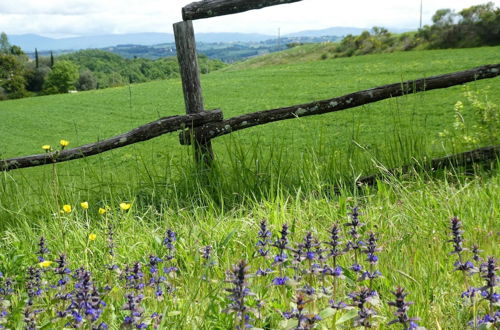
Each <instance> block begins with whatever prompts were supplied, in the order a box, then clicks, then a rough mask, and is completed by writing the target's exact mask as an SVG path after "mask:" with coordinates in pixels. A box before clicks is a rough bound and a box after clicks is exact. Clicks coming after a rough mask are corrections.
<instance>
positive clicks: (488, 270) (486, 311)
mask: <svg viewBox="0 0 500 330" xmlns="http://www.w3.org/2000/svg"><path fill="white" fill-rule="evenodd" d="M450 231H451V236H452V239H451V240H449V242H451V243H453V251H452V252H451V254H456V255H457V260H456V261H455V263H454V270H455V271H461V272H462V273H464V274H465V275H467V277H468V278H471V279H467V278H466V279H465V282H466V290H465V291H464V292H462V294H461V296H462V298H465V299H468V300H469V302H470V305H471V306H472V308H473V309H474V311H478V310H479V316H478V317H475V318H474V319H473V320H471V321H470V322H469V325H470V326H472V327H473V328H477V327H479V326H483V325H484V326H499V325H500V308H499V305H500V304H499V303H500V294H499V293H498V292H496V289H495V288H496V287H497V286H498V285H499V283H500V277H499V276H498V275H497V272H498V270H499V268H500V267H499V266H498V260H497V259H495V258H494V257H492V256H489V257H487V258H486V260H484V259H483V258H482V257H481V256H480V253H481V252H482V251H481V250H480V249H479V247H478V246H477V245H473V246H472V249H471V253H472V261H471V260H466V255H465V252H466V251H468V249H466V248H464V247H463V244H464V238H463V233H464V231H463V230H462V222H461V221H460V220H459V219H458V218H457V217H454V218H452V219H451V220H450ZM482 261H484V262H482ZM474 262H475V263H476V265H475V264H474ZM476 274H478V276H477V277H479V279H475V275H476ZM470 282H475V283H477V285H472V286H470V285H469V283H470ZM481 282H482V284H480V283H481ZM481 314H482V315H481ZM475 315H476V312H475Z"/></svg>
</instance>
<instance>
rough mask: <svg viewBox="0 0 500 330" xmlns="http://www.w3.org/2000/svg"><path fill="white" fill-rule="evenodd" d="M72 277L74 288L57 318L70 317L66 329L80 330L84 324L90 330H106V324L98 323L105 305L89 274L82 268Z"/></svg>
mask: <svg viewBox="0 0 500 330" xmlns="http://www.w3.org/2000/svg"><path fill="white" fill-rule="evenodd" d="M73 277H74V279H75V286H74V291H73V292H72V294H71V297H70V304H69V306H68V307H67V308H66V310H65V311H62V312H59V313H58V315H59V317H70V321H69V322H68V323H67V324H66V326H67V327H74V328H80V327H82V326H83V325H84V323H85V324H87V328H90V329H92V330H103V329H107V328H108V326H107V324H106V323H104V322H99V318H100V317H101V315H102V313H103V308H104V307H105V306H106V303H105V302H104V301H103V300H102V298H101V294H100V293H99V291H98V290H97V289H96V287H95V285H94V283H93V282H92V278H91V274H90V272H89V271H87V270H86V269H84V268H83V267H82V268H79V269H77V270H76V271H75V272H74V274H73Z"/></svg>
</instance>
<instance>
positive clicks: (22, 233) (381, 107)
mask: <svg viewBox="0 0 500 330" xmlns="http://www.w3.org/2000/svg"><path fill="white" fill-rule="evenodd" d="M316 47H318V46H316ZM309 48H312V46H303V47H296V48H293V49H291V50H289V51H287V52H289V53H287V52H285V53H280V54H273V55H272V56H267V57H262V58H256V59H253V60H249V61H247V62H243V63H241V64H237V65H235V66H234V67H229V68H227V69H224V70H221V71H220V72H213V73H210V74H207V75H204V76H202V84H203V88H204V96H205V104H206V108H207V109H212V108H220V109H222V110H223V112H224V115H225V117H226V118H229V117H231V116H233V115H237V114H242V113H246V112H253V111H257V110H264V109H271V108H274V107H281V106H287V105H293V104H298V103H304V102H309V101H313V100H317V99H326V98H330V97H334V96H339V95H342V94H345V93H349V92H354V91H357V90H361V89H365V88H370V87H375V86H378V85H382V84H386V83H393V82H397V81H404V80H408V79H413V78H420V77H424V76H430V75H435V74H441V73H447V72H453V71H458V70H465V69H468V68H472V67H475V66H479V65H483V64H491V63H497V62H498V60H499V56H498V53H499V51H500V47H485V48H473V49H460V50H439V51H418V52H405V53H392V54H380V55H368V56H359V57H353V58H339V59H328V60H320V58H321V54H322V52H323V50H320V51H318V49H314V48H312V49H309ZM300 52H302V55H297V54H296V53H298V54H301V53H300ZM290 53H291V54H290ZM314 54H315V55H314ZM499 87H500V80H499V78H495V79H489V80H483V81H478V82H475V83H471V84H468V88H469V89H470V90H472V91H478V92H481V93H486V95H487V98H488V100H489V101H490V102H492V103H494V104H500V93H498V91H499ZM459 100H460V101H463V103H464V107H465V108H466V110H467V109H468V108H470V107H471V105H470V104H468V103H467V99H466V97H465V96H464V88H463V87H462V86H458V87H453V88H448V89H445V90H437V91H431V92H428V93H421V94H417V95H408V96H405V97H401V98H395V99H390V100H386V101H383V102H379V103H375V104H371V105H366V106H363V107H360V108H356V109H350V110H346V111H342V112H338V113H334V114H327V115H321V116H314V117H308V118H300V119H294V120H287V121H283V122H278V123H272V124H268V125H265V126H261V127H255V128H251V129H248V130H244V131H240V132H237V133H234V134H230V135H227V136H224V137H220V138H218V139H216V140H214V152H215V155H216V161H215V164H214V168H213V169H212V170H211V171H210V172H200V171H199V170H198V169H197V168H196V167H195V166H194V165H193V161H192V154H191V150H190V148H187V147H184V146H180V145H179V143H178V136H177V135H176V134H171V135H167V136H163V137H160V138H157V139H155V140H151V141H147V142H144V143H140V144H137V145H133V146H129V147H125V148H121V149H117V150H114V151H111V152H108V153H105V154H101V155H99V156H95V157H90V158H88V159H82V160H77V161H72V162H68V163H61V164H56V166H45V167H40V168H33V169H24V170H18V171H11V172H7V173H1V179H0V180H1V181H0V183H1V184H0V219H1V223H0V230H1V232H0V251H2V253H1V254H0V272H1V273H2V276H0V277H1V278H0V302H1V303H2V304H0V312H2V311H5V315H4V314H0V328H1V326H2V325H4V326H5V327H6V328H13V329H17V328H23V327H24V326H25V325H26V324H27V325H28V328H29V325H30V322H34V323H36V324H37V326H39V327H41V328H45V329H51V328H54V329H57V328H63V327H64V326H66V327H78V326H80V327H83V328H89V329H90V328H92V329H103V328H104V325H102V322H105V323H106V324H107V327H109V328H112V329H115V328H120V327H124V328H127V327H128V328H132V327H137V328H140V327H149V328H160V329H163V328H179V329H194V328H200V329H227V328H231V327H237V326H239V327H240V328H243V327H245V326H246V325H245V323H248V324H251V325H252V326H254V327H256V328H264V329H274V328H294V327H297V322H298V320H299V321H300V323H301V324H300V325H302V326H303V328H308V327H309V328H312V327H314V326H315V327H317V328H324V329H331V328H338V329H343V328H352V327H354V326H365V327H368V323H370V325H371V326H373V327H376V328H381V329H383V328H387V327H390V326H389V325H388V323H389V322H390V321H391V320H393V319H395V318H397V316H394V312H396V308H394V307H391V306H389V305H388V302H389V301H394V299H396V298H395V297H394V296H393V294H391V292H392V291H394V290H395V288H396V287H397V286H401V287H404V288H405V290H406V291H407V292H408V293H409V295H408V296H407V297H406V299H407V300H409V301H412V302H414V304H413V305H411V306H404V305H403V306H399V307H400V308H401V309H402V310H403V311H404V312H405V313H406V312H408V314H409V315H410V316H411V317H418V318H419V319H420V320H419V321H414V322H415V323H418V324H420V325H421V326H425V327H426V328H428V329H463V328H465V327H466V325H467V324H468V322H469V321H471V320H473V319H476V318H479V317H484V316H485V315H486V314H488V315H490V314H491V315H495V314H494V313H495V311H498V306H496V305H494V304H493V302H492V303H491V304H490V303H489V301H488V299H485V297H484V295H483V296H481V297H480V296H479V295H480V293H478V296H477V299H476V300H474V299H471V298H466V299H463V298H462V292H464V291H466V290H467V289H468V288H469V287H471V286H473V287H477V288H479V287H483V285H482V284H481V283H482V282H484V280H485V278H484V276H486V275H485V274H486V273H487V270H485V267H486V266H485V267H479V266H480V264H484V263H487V256H493V257H498V252H497V250H498V243H499V242H498V240H499V237H500V235H499V233H500V226H499V224H498V217H499V213H500V212H499V211H500V207H499V203H498V201H499V200H500V189H499V188H500V175H499V172H498V161H496V162H493V163H492V164H488V165H484V166H476V167H474V168H469V169H461V168H451V169H447V170H445V171H440V172H438V173H426V172H422V171H419V165H418V164H419V163H420V162H421V161H422V160H423V159H428V158H431V157H435V156H443V155H445V154H449V153H454V152H459V151H464V150H465V147H464V146H463V145H462V144H458V143H453V142H450V141H448V140H446V141H445V140H442V139H440V137H439V133H440V132H442V131H443V130H445V129H448V130H452V129H453V123H454V120H455V113H454V111H453V109H454V106H455V104H456V102H457V101H459ZM183 106H184V105H183V98H182V88H181V84H180V81H178V80H165V81H158V82H151V83H145V84H135V85H130V86H128V87H120V88H112V89H106V90H97V91H90V92H82V93H77V94H69V95H54V96H44V97H36V98H29V99H22V100H13V101H5V102H1V103H0V118H1V119H2V130H1V132H0V137H1V139H0V158H9V157H14V156H20V155H25V154H34V153H39V152H42V149H41V146H42V145H44V144H50V145H52V146H53V147H56V146H57V144H58V142H59V140H60V139H66V140H68V141H70V146H77V145H81V144H85V143H89V142H95V141H96V140H98V139H103V138H106V137H110V136H113V135H116V134H119V133H122V132H124V131H126V130H130V129H132V128H134V127H135V126H138V125H140V124H143V123H146V122H149V121H152V120H155V119H158V118H159V117H163V116H169V115H176V114H180V113H183V112H184V111H183ZM463 114H464V118H465V122H466V123H469V122H470V123H474V121H475V118H474V116H473V115H472V114H471V113H470V111H464V112H463ZM470 127H472V125H471V126H470ZM402 164H415V171H412V172H411V173H406V174H404V175H401V176H396V177H393V176H388V175H387V176H385V177H383V178H382V179H381V180H379V181H378V182H377V184H376V185H375V186H374V187H367V186H361V187H359V186H357V185H356V184H355V179H356V178H357V177H359V176H362V175H368V174H373V173H384V172H385V169H387V168H392V167H395V166H399V165H402ZM81 203H83V204H81ZM87 203H88V204H87ZM64 205H66V207H64ZM69 206H71V209H70V208H69ZM129 206H130V208H128V207H129ZM356 207H357V210H358V212H359V214H357V212H356V211H355V210H356V209H355V208H356ZM353 213H354V215H353ZM453 217H458V218H460V219H461V220H462V223H463V227H464V228H463V229H464V230H465V232H464V233H463V234H462V233H460V234H458V238H457V232H458V231H460V230H459V229H457V228H455V238H453V236H451V234H450V228H449V227H450V226H451V225H450V219H452V218H453ZM355 219H359V220H360V222H361V223H364V225H359V224H358V225H353V223H354V222H355ZM263 220H265V221H266V222H265V224H266V226H268V228H267V229H266V230H263V229H262V226H263V222H262V221H263ZM346 223H349V224H350V225H348V226H345V225H344V224H346ZM284 224H286V225H287V226H288V229H287V230H284V229H285V228H283V225H284ZM335 224H338V226H339V227H338V228H340V229H339V233H338V235H339V236H341V238H339V239H337V241H342V242H341V243H339V245H338V248H339V251H342V253H341V254H342V255H339V256H338V259H337V257H334V256H333V255H335V253H333V255H332V246H333V245H334V244H333V243H332V241H335V239H333V238H332V236H334V235H333V234H332V226H334V225H335ZM354 228H357V229H356V231H355V233H353V232H352V229H354ZM259 231H260V232H261V234H260V237H259ZM268 231H269V233H270V235H269V234H268ZM283 231H285V232H287V235H283ZM174 232H175V234H172V233H174ZM280 232H281V233H280ZM370 233H373V235H372V236H371V239H370ZM462 235H463V237H461V236H462ZM283 236H285V239H284V238H283ZM41 237H43V238H44V239H43V240H42V241H40V238H41ZM450 239H454V240H455V243H454V244H452V243H451V242H448V240H450ZM462 240H465V242H462ZM259 241H260V242H261V243H258V242H259ZM285 241H286V242H285ZM359 241H363V242H364V243H361V244H358V243H359ZM457 241H458V242H457ZM263 242H264V243H266V244H263ZM327 242H329V244H327ZM348 242H350V243H351V244H348ZM370 242H371V243H370ZM285 243H286V244H285ZM320 243H321V245H318V244H320ZM474 244H477V245H478V246H479V249H480V250H482V252H481V253H480V256H479V255H478V256H477V258H482V259H477V260H474V263H475V267H476V268H477V271H473V272H474V275H471V276H468V275H466V273H467V272H468V271H470V269H469V270H466V271H460V270H459V271H454V268H455V267H457V266H456V264H455V262H456V260H457V257H458V258H459V261H460V262H464V264H465V260H469V259H470V260H472V259H473V257H474V256H473V254H472V253H471V252H470V251H464V252H462V251H460V252H459V253H455V254H454V255H450V252H452V251H454V250H455V252H457V251H456V250H457V247H456V246H463V247H468V248H471V247H472V245H474ZM270 245H272V246H270ZM353 245H354V246H353ZM356 245H357V246H356ZM454 245H455V247H454ZM259 248H264V249H267V250H269V252H268V254H267V255H268V257H267V258H266V257H261V254H262V253H261V252H262V251H259ZM379 248H381V250H380V251H379ZM370 249H371V250H370ZM322 250H324V251H322ZM311 252H314V253H312V254H311ZM363 252H364V253H363ZM339 253H340V252H339ZM60 254H65V256H66V258H67V261H66V260H63V259H64V258H61V257H60ZM283 254H286V255H287V257H286V258H284V257H283ZM364 254H366V256H365V255H364ZM374 255H376V256H377V258H374V257H373V256H374ZM457 255H458V256H457ZM319 256H322V257H319ZM160 259H161V260H160ZM242 260H243V261H245V263H242V262H241V261H242ZM45 261H46V262H45ZM246 263H248V266H247V265H246ZM315 264H318V265H319V266H318V267H316V266H315V267H313V265H315ZM354 264H359V265H361V266H363V267H364V268H365V269H367V270H368V272H369V274H368V275H365V276H363V274H365V273H363V272H360V271H359V270H356V269H357V268H356V267H353V266H354ZM30 266H31V267H32V268H31V270H29V269H30V268H29V267H30ZM80 267H83V268H80ZM337 267H340V270H339V269H337ZM66 268H67V269H69V270H70V271H69V272H68V271H66ZM480 268H481V269H480ZM493 268H494V267H493ZM78 269H80V270H78ZM259 269H260V270H261V272H258V270H259ZM77 270H78V271H77ZM231 270H232V272H231ZM376 270H379V271H380V273H381V274H382V277H379V276H378V273H377V274H375V271H376ZM87 271H90V273H88V272H87ZM227 271H229V273H227ZM339 272H340V273H341V274H339ZM370 274H371V275H370ZM481 275H482V276H483V277H481ZM366 276H369V277H370V276H372V277H373V278H372V279H370V278H368V279H367V278H366ZM8 278H12V279H13V285H12V286H9V285H8V283H10V282H9V281H8V280H7V279H8ZM285 278H286V279H285ZM225 279H226V281H225ZM61 280H62V282H61ZM358 280H359V281H358ZM495 281H496V279H495V280H494V281H493V282H494V283H496V282H495ZM61 283H62V284H61ZM8 287H12V290H7V289H6V288H8ZM94 287H95V289H94ZM26 288H27V289H26ZM82 288H83V289H82ZM311 288H314V290H311ZM226 289H230V290H232V291H230V292H228V291H227V290H226ZM158 290H160V291H161V294H160V295H158ZM248 290H250V291H251V292H252V293H253V294H252V295H250V294H249V291H248ZM488 290H489V289H488ZM492 290H493V291H494V288H493V289H492ZM374 291H376V292H377V294H376V295H375V294H373V292H374ZM480 291H481V290H480ZM482 291H485V290H482ZM396 292H397V291H396ZM488 292H489V291H488ZM68 294H71V295H72V296H78V297H80V300H78V301H76V302H75V301H74V300H72V298H70V297H69V296H68ZM349 294H351V295H350V296H349ZM363 295H365V297H364V298H363V297H362V296H363ZM472 296H474V297H476V296H475V295H472ZM81 297H87V298H88V301H87V300H85V299H87V298H81ZM89 297H93V298H95V299H94V300H92V301H93V303H92V304H91V303H90V302H89V301H90V298H89ZM400 297H401V295H400ZM375 298H376V299H375ZM486 298H487V297H486ZM300 299H302V300H300ZM332 299H333V300H334V301H333V302H330V300H332ZM338 299H341V300H342V301H343V302H345V303H346V304H347V305H349V306H347V307H350V309H349V308H348V309H344V308H341V309H340V308H338V307H339V305H338V304H339V301H338ZM360 299H361V300H362V299H365V300H366V301H363V303H360ZM492 300H493V298H491V299H490V301H492ZM101 301H103V302H105V304H104V303H101ZM471 301H472V302H473V303H472V304H471ZM7 302H8V303H7ZM89 304H90V305H89ZM246 305H248V307H245V306H246ZM396 305H397V304H396ZM89 306H90V307H91V308H90V307H89ZM2 308H3V310H2ZM363 308H365V310H363ZM408 309H409V310H408ZM37 311H38V312H37ZM306 311H307V312H306ZM87 312H88V313H87ZM134 313H135V314H134ZM362 313H365V314H367V317H366V318H363V317H362ZM400 314H401V313H400ZM400 314H399V315H400ZM77 315H79V316H81V317H80V319H79V318H78V317H77ZM399 315H398V316H399ZM245 316H247V318H246V317H245ZM365 319H366V320H367V321H366V322H368V323H364V324H363V322H365ZM302 323H303V324H302ZM476 323H477V322H476ZM410 326H411V325H410V320H409V319H408V320H406V321H405V322H402V321H401V322H399V328H409V327H410ZM472 326H478V324H475V323H474V322H473V323H472ZM393 327H394V328H398V325H393Z"/></svg>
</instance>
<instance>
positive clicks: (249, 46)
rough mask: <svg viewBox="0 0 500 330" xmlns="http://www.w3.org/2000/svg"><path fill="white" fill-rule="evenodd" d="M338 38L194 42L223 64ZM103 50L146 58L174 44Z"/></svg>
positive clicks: (171, 49) (161, 54) (166, 51)
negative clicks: (303, 44) (298, 45)
mask: <svg viewBox="0 0 500 330" xmlns="http://www.w3.org/2000/svg"><path fill="white" fill-rule="evenodd" d="M340 39H341V38H340V37H336V36H324V37H294V38H290V37H284V38H280V39H269V40H265V41H260V42H217V43H205V42H198V43H197V49H198V52H199V53H201V54H203V55H206V56H207V57H209V58H211V59H216V60H220V61H224V62H226V63H233V62H238V61H241V60H244V59H247V58H250V57H255V56H260V55H264V54H269V53H274V52H277V51H282V50H285V49H288V48H289V47H291V46H294V45H297V44H302V43H321V42H333V41H340ZM105 50H106V51H109V52H112V53H115V54H118V55H120V56H123V57H125V58H147V59H152V60H155V59H159V58H163V57H167V56H175V55H176V50H175V44H174V43H166V44H159V45H153V46H142V45H118V46H115V47H107V48H105Z"/></svg>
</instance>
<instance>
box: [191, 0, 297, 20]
mask: <svg viewBox="0 0 500 330" xmlns="http://www.w3.org/2000/svg"><path fill="white" fill-rule="evenodd" d="M298 1H302V0H204V1H198V2H193V3H191V4H189V5H187V6H185V7H184V8H182V19H183V20H184V21H188V20H195V19H200V18H210V17H216V16H223V15H230V14H236V13H242V12H245V11H248V10H252V9H261V8H264V7H270V6H276V5H282V4H285V3H292V2H298Z"/></svg>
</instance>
